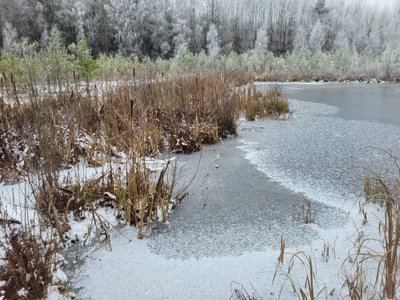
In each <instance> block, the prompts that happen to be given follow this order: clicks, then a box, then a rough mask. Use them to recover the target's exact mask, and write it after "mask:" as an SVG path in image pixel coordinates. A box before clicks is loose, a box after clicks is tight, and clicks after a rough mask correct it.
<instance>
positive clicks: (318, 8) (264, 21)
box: [0, 0, 400, 59]
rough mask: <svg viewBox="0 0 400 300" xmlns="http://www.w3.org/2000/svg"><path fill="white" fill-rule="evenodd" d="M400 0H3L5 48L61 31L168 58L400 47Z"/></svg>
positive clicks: (104, 48) (106, 47)
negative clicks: (377, 0)
mask: <svg viewBox="0 0 400 300" xmlns="http://www.w3.org/2000/svg"><path fill="white" fill-rule="evenodd" d="M399 26H400V1H397V2H396V3H395V4H393V5H392V6H391V7H390V9H377V8H376V7H374V6H372V5H369V4H367V3H366V2H363V1H344V0H336V1H335V0H331V1H328V0H327V1H325V0H300V1H298V0H265V1H260V0H246V1H244V0H206V1H196V0H186V1H178V0H0V49H6V48H9V47H10V46H11V45H12V44H13V43H14V42H17V41H21V40H22V39H26V40H27V41H28V42H29V43H32V42H37V44H38V46H39V47H40V48H43V49H45V48H46V47H47V46H48V44H49V37H50V33H51V32H52V31H54V30H57V31H59V33H60V37H61V40H62V43H63V44H64V45H70V44H73V43H75V44H76V43H77V42H78V41H79V40H80V39H82V38H83V37H87V39H88V42H89V45H90V47H91V48H92V49H93V55H94V56H95V57H99V56H100V55H101V54H116V53H121V54H123V55H124V56H135V57H137V58H139V59H144V58H145V57H149V58H151V59H155V58H163V59H168V58H171V57H174V56H176V54H177V53H178V52H179V50H180V49H181V48H186V49H188V50H189V51H190V52H192V53H201V52H202V51H204V52H205V53H206V54H207V55H209V56H211V57H218V56H220V55H227V54H230V53H237V54H241V53H247V52H249V51H253V52H256V53H259V54H266V53H268V52H271V53H273V54H274V55H275V56H280V55H286V54H288V53H291V52H293V51H295V52H296V51H297V52H299V51H305V52H310V53H312V54H315V53H320V52H335V51H338V50H345V51H349V52H353V53H364V52H367V53H369V54H370V55H374V54H376V55H378V54H382V53H383V52H385V51H386V52H395V51H398V46H397V45H398V41H399V40H400V31H399V30H397V29H398V28H399Z"/></svg>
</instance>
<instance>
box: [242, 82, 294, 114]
mask: <svg viewBox="0 0 400 300" xmlns="http://www.w3.org/2000/svg"><path fill="white" fill-rule="evenodd" d="M240 106H241V108H242V110H243V112H244V115H245V117H246V119H247V120H249V121H254V120H255V119H256V118H265V117H272V118H275V119H279V118H287V117H288V116H289V115H290V110H289V103H288V101H287V99H286V98H284V97H283V96H282V89H281V87H279V86H274V87H272V88H270V89H266V90H257V89H256V86H255V85H251V86H250V87H248V88H246V89H245V90H244V92H243V93H242V94H241V95H240Z"/></svg>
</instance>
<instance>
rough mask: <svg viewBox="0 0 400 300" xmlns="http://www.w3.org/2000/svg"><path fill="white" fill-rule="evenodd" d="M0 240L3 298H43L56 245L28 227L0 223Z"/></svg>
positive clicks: (0, 277) (53, 260)
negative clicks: (1, 235)
mask: <svg viewBox="0 0 400 300" xmlns="http://www.w3.org/2000/svg"><path fill="white" fill-rule="evenodd" d="M2 234H3V238H2V239H1V240H0V249H1V251H2V260H3V263H2V264H1V265H0V280H2V281H3V282H4V284H2V285H1V286H0V293H1V296H2V297H4V298H5V299H43V298H45V297H46V296H47V287H48V286H49V285H50V284H51V283H52V275H53V272H54V271H55V268H56V264H55V263H56V256H55V254H56V253H57V251H58V250H57V246H56V245H55V243H54V241H53V240H51V239H44V238H41V237H38V236H35V235H34V234H33V233H32V232H31V231H30V230H28V231H23V230H20V229H15V228H14V229H10V228H8V227H3V230H2Z"/></svg>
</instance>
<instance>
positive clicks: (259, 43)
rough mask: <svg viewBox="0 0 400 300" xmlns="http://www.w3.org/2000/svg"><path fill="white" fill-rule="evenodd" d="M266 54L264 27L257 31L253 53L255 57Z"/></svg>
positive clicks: (266, 42) (266, 41)
mask: <svg viewBox="0 0 400 300" xmlns="http://www.w3.org/2000/svg"><path fill="white" fill-rule="evenodd" d="M267 52H268V33H267V30H266V29H265V28H264V27H260V29H258V30H257V38H256V42H255V45H254V53H255V54H257V55H262V54H266V53H267Z"/></svg>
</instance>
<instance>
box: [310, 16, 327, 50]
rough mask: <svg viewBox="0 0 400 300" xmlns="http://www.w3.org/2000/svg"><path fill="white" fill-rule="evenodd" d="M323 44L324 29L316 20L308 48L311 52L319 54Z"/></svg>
mask: <svg viewBox="0 0 400 300" xmlns="http://www.w3.org/2000/svg"><path fill="white" fill-rule="evenodd" d="M324 42H325V29H324V26H323V25H322V24H321V22H320V21H319V20H318V21H317V22H316V23H315V25H314V28H313V29H312V31H311V34H310V41H309V48H310V50H311V51H312V52H314V53H317V52H321V50H322V47H323V45H324Z"/></svg>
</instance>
